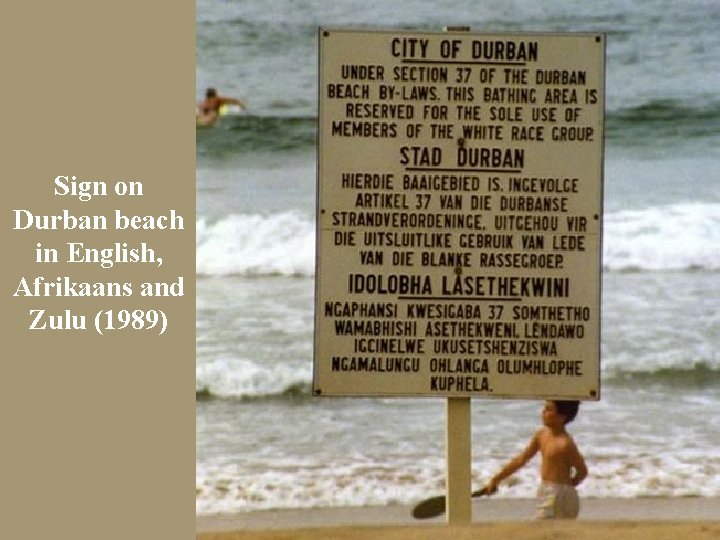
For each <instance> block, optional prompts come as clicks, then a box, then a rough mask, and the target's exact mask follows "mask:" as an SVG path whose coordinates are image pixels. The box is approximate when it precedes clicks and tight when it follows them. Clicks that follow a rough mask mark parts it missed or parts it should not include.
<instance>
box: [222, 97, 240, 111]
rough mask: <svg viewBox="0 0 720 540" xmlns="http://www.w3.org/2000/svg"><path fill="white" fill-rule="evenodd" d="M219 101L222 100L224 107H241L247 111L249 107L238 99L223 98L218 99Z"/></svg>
mask: <svg viewBox="0 0 720 540" xmlns="http://www.w3.org/2000/svg"><path fill="white" fill-rule="evenodd" d="M218 99H219V100H220V103H221V104H223V105H237V106H239V107H241V108H243V109H246V108H247V107H246V106H245V103H243V102H242V101H240V100H239V99H237V98H232V97H223V96H221V97H220V98H218Z"/></svg>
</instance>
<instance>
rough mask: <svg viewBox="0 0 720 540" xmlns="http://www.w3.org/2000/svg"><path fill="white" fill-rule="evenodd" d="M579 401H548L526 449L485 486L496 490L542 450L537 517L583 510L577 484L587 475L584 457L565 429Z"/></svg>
mask: <svg viewBox="0 0 720 540" xmlns="http://www.w3.org/2000/svg"><path fill="white" fill-rule="evenodd" d="M578 406H579V402H577V401H546V402H545V407H544V408H543V410H542V422H543V426H544V427H542V428H540V429H539V430H538V431H537V432H536V433H535V435H533V437H532V438H531V439H530V443H529V444H528V445H527V447H526V448H525V450H523V451H522V452H521V453H520V454H518V455H517V456H515V457H514V458H513V459H511V460H510V461H509V462H508V463H507V464H506V465H505V466H504V467H503V468H502V469H501V470H500V472H498V473H497V474H496V475H495V476H493V477H492V479H491V480H490V481H489V482H488V483H487V485H486V486H485V488H486V490H487V492H488V493H494V492H495V491H496V490H497V488H498V484H499V483H500V482H502V481H503V480H504V479H505V478H508V477H509V476H511V475H512V474H513V473H515V472H516V471H517V470H518V469H520V468H521V467H523V466H524V465H525V464H526V463H527V462H528V461H530V459H531V458H532V457H533V456H534V455H535V454H537V452H538V451H540V456H541V458H542V461H541V463H540V478H541V484H540V488H539V489H538V497H539V499H540V504H539V506H538V514H537V518H538V519H567V518H570V519H573V518H576V517H577V515H578V511H579V510H580V501H579V499H578V495H577V492H576V491H575V486H577V485H578V484H579V483H580V482H582V481H583V480H584V479H585V477H586V476H587V467H586V465H585V460H584V459H583V457H582V454H580V452H579V450H578V449H577V446H575V441H573V439H572V437H570V435H569V434H568V432H567V431H565V424H568V423H569V422H572V421H573V419H574V418H575V415H576V414H577V411H578Z"/></svg>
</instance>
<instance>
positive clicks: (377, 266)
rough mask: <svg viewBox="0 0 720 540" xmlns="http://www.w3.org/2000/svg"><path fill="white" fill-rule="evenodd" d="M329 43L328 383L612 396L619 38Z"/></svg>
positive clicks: (360, 391)
mask: <svg viewBox="0 0 720 540" xmlns="http://www.w3.org/2000/svg"><path fill="white" fill-rule="evenodd" d="M318 39H319V50H320V73H319V146H318V192H317V267H316V279H317V283H316V307H315V358H314V381H313V389H314V392H315V394H317V395H330V396H443V397H447V396H470V397H479V398H541V397H543V398H569V399H570V398H572V399H584V400H594V399H599V395H600V387H599V381H600V361H599V356H600V353H599V351H600V281H601V230H602V176H603V115H604V73H605V36H604V35H601V34H529V35H479V34H473V33H467V32H431V33H423V32H405V31H397V32H396V31H353V30H344V29H321V30H320V32H319V36H318Z"/></svg>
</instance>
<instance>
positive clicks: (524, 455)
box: [485, 431, 540, 493]
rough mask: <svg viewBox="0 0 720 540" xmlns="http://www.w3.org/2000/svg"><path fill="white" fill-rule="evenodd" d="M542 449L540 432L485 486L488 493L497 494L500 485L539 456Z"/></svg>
mask: <svg viewBox="0 0 720 540" xmlns="http://www.w3.org/2000/svg"><path fill="white" fill-rule="evenodd" d="M539 449H540V432H539V431H538V432H536V433H535V435H533V437H532V439H530V442H529V443H528V445H527V446H526V447H525V450H523V451H522V452H520V453H519V454H518V455H517V456H515V457H514V458H512V459H511V460H510V461H508V462H507V463H506V464H505V466H504V467H503V468H502V469H500V471H499V472H498V473H497V474H496V475H495V476H493V477H492V478H491V479H490V481H489V482H488V483H487V484H486V485H485V489H486V490H487V492H488V493H495V492H496V491H497V488H498V484H499V483H500V482H502V481H503V480H505V479H506V478H508V477H509V476H512V475H513V474H514V473H515V472H516V471H517V470H518V469H520V468H522V467H523V466H524V465H525V464H526V463H527V462H528V461H530V459H532V457H533V456H534V455H535V454H537V452H538V450H539Z"/></svg>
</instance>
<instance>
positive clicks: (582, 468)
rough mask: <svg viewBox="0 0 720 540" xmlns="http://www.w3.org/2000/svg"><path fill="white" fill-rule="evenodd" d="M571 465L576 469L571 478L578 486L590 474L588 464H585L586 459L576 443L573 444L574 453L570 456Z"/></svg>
mask: <svg viewBox="0 0 720 540" xmlns="http://www.w3.org/2000/svg"><path fill="white" fill-rule="evenodd" d="M570 465H572V467H573V468H574V469H575V474H574V475H573V477H572V478H571V479H570V481H571V482H572V485H573V486H577V485H578V484H579V483H580V482H582V481H583V480H585V477H587V475H588V470H587V465H585V459H584V458H583V456H582V454H581V453H580V451H579V450H578V449H577V446H575V443H574V442H573V444H572V454H571V456H570Z"/></svg>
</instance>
